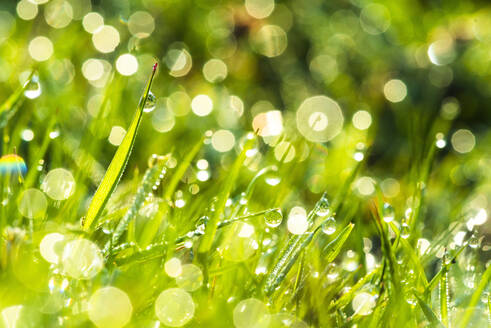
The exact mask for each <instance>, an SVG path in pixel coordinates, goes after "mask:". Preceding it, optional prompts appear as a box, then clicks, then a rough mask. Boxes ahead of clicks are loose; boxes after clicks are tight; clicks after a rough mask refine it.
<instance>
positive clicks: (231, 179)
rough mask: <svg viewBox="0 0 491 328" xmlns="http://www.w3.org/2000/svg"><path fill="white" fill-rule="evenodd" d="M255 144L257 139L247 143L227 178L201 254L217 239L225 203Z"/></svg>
mask: <svg viewBox="0 0 491 328" xmlns="http://www.w3.org/2000/svg"><path fill="white" fill-rule="evenodd" d="M254 142H255V138H251V139H249V140H248V141H247V142H246V143H245V145H244V148H243V149H242V152H241V153H240V155H239V157H238V158H237V159H236V160H235V163H234V164H233V166H232V168H231V170H230V173H229V174H228V176H227V179H226V181H225V185H224V186H223V189H222V190H221V192H220V194H219V195H218V200H217V203H216V210H215V212H214V214H213V216H212V217H211V218H210V221H209V222H208V224H207V225H206V229H205V234H204V235H203V239H202V240H201V243H200V245H199V248H198V252H199V253H201V254H203V253H207V252H208V251H209V250H210V248H211V245H212V244H213V240H214V239H215V234H216V231H217V227H218V222H219V221H220V217H221V215H222V213H223V211H224V209H225V203H226V202H227V199H228V198H229V196H230V192H231V191H232V187H233V186H234V184H235V180H237V177H238V176H239V171H240V168H241V167H242V163H243V162H244V160H245V159H246V152H247V151H248V150H249V149H250V148H251V147H252V145H253V144H254Z"/></svg>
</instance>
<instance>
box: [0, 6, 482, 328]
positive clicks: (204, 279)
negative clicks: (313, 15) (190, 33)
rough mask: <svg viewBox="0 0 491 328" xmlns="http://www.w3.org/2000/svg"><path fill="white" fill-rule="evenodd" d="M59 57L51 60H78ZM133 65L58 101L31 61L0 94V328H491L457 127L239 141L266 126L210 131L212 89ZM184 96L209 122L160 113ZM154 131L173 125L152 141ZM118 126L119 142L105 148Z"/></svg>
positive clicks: (469, 166)
mask: <svg viewBox="0 0 491 328" xmlns="http://www.w3.org/2000/svg"><path fill="white" fill-rule="evenodd" d="M183 6H184V4H183ZM297 9H298V8H297ZM298 10H299V12H302V10H300V9H298ZM305 10H307V9H305ZM394 19H396V17H394ZM338 23H339V22H338ZM19 24H22V22H20V23H19ZM176 24H177V23H176ZM333 24H334V23H333ZM73 28H74V29H75V27H73ZM60 31H63V30H60ZM0 32H1V31H0ZM79 32H80V31H74V32H73V33H75V35H82V34H81V32H80V34H78V33H79ZM19 33H20V32H19ZM60 33H61V32H60ZM196 33H197V32H196ZM293 34H294V33H292V35H293ZM288 35H289V37H290V34H288ZM0 36H1V35H0ZM23 38H26V37H25V36H24V37H23V36H22V35H16V38H15V42H18V45H17V47H19V49H22V50H23V51H25V49H26V48H27V45H26V44H27V41H26V40H27V39H26V40H24V39H23ZM291 38H292V39H293V36H292V37H291ZM12 39H14V38H12ZM64 40H66V42H67V43H68V44H67V48H66V49H65V48H63V50H60V51H64V52H62V53H61V54H59V56H61V55H65V56H66V57H67V58H72V59H73V61H74V62H77V61H80V59H78V58H77V56H78V55H77V53H76V51H75V50H70V49H68V48H70V47H69V46H70V45H72V46H73V44H72V43H71V42H72V38H68V37H65V38H64ZM12 42H14V41H12ZM73 42H74V41H73ZM142 42H143V41H142ZM196 42H198V41H196ZM312 42H314V41H312ZM63 45H65V44H63ZM145 46H147V45H145V44H144V45H142V47H145ZM12 48H15V47H14V46H13V45H12V44H10V46H9V47H7V46H5V47H4V46H2V45H1V42H0V54H3V53H6V54H8V53H10V51H11V49H12ZM78 50H79V51H81V52H82V53H84V54H86V53H87V52H89V51H88V50H83V51H82V49H78ZM367 51H369V50H367ZM109 56H110V55H108V57H107V59H108V62H109V60H113V59H115V58H110V57H109ZM295 56H299V55H298V54H296V55H295ZM60 58H61V57H60ZM60 58H58V59H57V60H59V59H60ZM139 60H140V58H139ZM197 60H198V61H199V60H201V59H199V56H197ZM244 61H247V59H244ZM142 62H146V64H147V65H144V64H142ZM157 62H160V61H159V60H157ZM164 62H165V60H164ZM20 63H21V60H19V62H18V63H16V65H17V66H20ZM57 64H59V63H58V62H57ZM140 64H141V65H140V68H139V71H138V72H137V73H135V74H136V75H134V76H130V77H126V76H123V75H121V74H119V73H117V72H116V71H112V72H111V73H110V74H108V75H107V81H106V82H105V83H102V84H101V85H92V86H88V82H87V81H86V80H84V79H83V78H82V77H79V76H75V77H73V76H72V78H73V83H72V84H71V83H67V84H64V85H62V86H60V85H59V81H58V80H57V78H56V76H55V75H56V74H54V73H53V72H54V68H53V67H51V66H49V67H48V66H47V64H46V65H44V64H43V63H40V64H39V65H38V66H36V67H34V68H33V69H29V70H27V71H26V72H12V74H11V75H12V77H11V78H10V79H9V80H8V81H9V83H4V84H1V85H0V90H1V91H2V93H0V102H2V104H1V105H0V129H1V130H0V131H1V134H2V142H1V149H2V155H3V156H2V157H1V158H0V173H1V176H0V179H1V180H0V183H1V185H0V187H1V188H0V199H1V207H0V231H1V236H2V239H1V243H0V314H1V315H0V327H6V328H7V327H8V328H20V327H92V326H98V327H115V328H119V327H124V326H125V327H159V326H176V327H177V326H188V327H237V328H246V327H271V328H275V327H296V328H302V327H398V328H401V327H447V328H448V327H461V328H466V327H486V326H489V325H490V322H491V302H490V279H491V266H490V265H489V255H488V252H489V246H488V245H487V244H486V239H485V238H487V237H488V234H489V229H488V228H487V227H488V226H489V225H486V224H484V223H485V222H486V218H487V212H486V209H487V208H489V205H488V202H487V201H488V200H489V190H490V188H489V186H490V181H491V179H490V175H489V169H488V168H489V151H488V149H487V146H489V140H490V135H489V131H488V130H489V129H488V128H485V129H483V130H480V132H476V138H477V140H478V142H477V143H476V145H475V147H474V146H473V147H474V148H473V149H472V151H470V152H458V151H456V150H455V146H454V145H453V141H451V139H453V137H454V136H455V132H454V130H455V129H456V127H459V124H460V123H459V121H458V119H457V120H455V121H452V120H449V119H445V118H443V117H442V116H441V115H435V114H434V113H429V114H426V113H422V114H421V115H420V117H418V115H417V113H416V112H415V111H416V110H414V111H412V110H409V108H410V107H411V106H410V105H408V104H407V103H404V102H403V103H401V104H399V105H397V104H396V105H392V106H394V108H391V109H390V110H391V113H392V114H390V115H391V116H390V117H392V118H393V119H394V121H395V122H397V124H398V128H397V129H396V130H397V131H394V132H392V133H391V134H390V135H389V136H388V137H387V136H386V135H384V133H386V132H387V126H391V124H390V123H387V122H384V119H386V118H387V117H386V116H385V115H386V114H384V113H385V112H377V113H378V114H377V113H376V112H374V113H373V116H370V117H371V118H372V117H373V123H372V126H371V127H370V129H359V128H356V127H355V124H354V123H353V122H351V121H348V120H347V118H348V117H350V118H351V117H352V116H351V115H350V114H351V113H349V111H348V110H346V109H345V107H349V106H347V105H346V103H349V101H348V102H347V101H346V100H345V98H343V97H339V98H340V99H339V102H340V103H343V102H344V104H345V106H344V107H343V113H344V115H345V116H346V120H345V121H344V123H343V128H342V131H341V132H340V134H339V135H338V136H337V137H336V138H334V139H332V140H330V141H324V142H314V141H312V137H309V136H307V137H306V136H305V135H301V134H300V133H299V131H298V130H297V126H296V124H295V122H296V121H295V120H296V119H297V118H295V117H294V116H295V112H294V110H292V109H291V108H290V105H285V106H286V108H285V110H283V111H282V113H281V116H280V117H281V118H282V124H281V133H278V134H277V135H274V136H272V137H271V136H264V135H263V134H262V132H264V131H262V130H261V129H256V127H255V126H254V129H255V130H254V131H251V122H253V121H254V120H255V117H257V116H256V114H258V113H260V112H263V110H262V109H261V110H259V111H258V112H256V113H255V114H253V110H252V109H247V110H246V114H244V115H243V116H242V117H239V118H238V121H237V122H235V123H233V124H232V125H227V124H231V123H227V122H225V123H223V121H224V120H225V119H224V118H223V117H221V118H220V116H219V115H220V114H219V113H222V112H220V111H221V110H223V108H226V109H230V108H229V107H227V106H229V103H230V100H229V98H230V94H229V90H227V88H226V87H225V86H224V85H222V84H212V83H206V82H203V81H201V80H202V78H201V77H197V76H198V75H192V76H193V78H189V80H184V79H182V80H179V79H178V78H179V76H178V77H176V76H174V77H172V78H169V76H168V75H167V74H163V72H164V69H165V67H163V66H162V65H160V66H158V67H157V64H156V63H155V64H154V59H153V58H148V57H145V60H140ZM152 65H154V66H153V68H152ZM78 66H81V65H78ZM78 66H77V67H78ZM29 67H31V66H29ZM233 68H234V67H233V65H230V69H231V70H232V69H233ZM77 69H78V68H77ZM64 72H65V71H64ZM241 72H242V73H243V74H244V75H246V73H247V72H245V71H244V70H243V71H241ZM171 73H172V74H175V72H172V70H171ZM77 74H78V71H77ZM172 74H171V75H172ZM191 74H194V73H191ZM200 74H201V73H200ZM19 75H22V77H20V76H19ZM58 78H59V76H58ZM415 79H416V78H415ZM12 81H13V82H12ZM18 81H24V82H23V83H21V84H20V85H19V83H18ZM176 81H180V82H176ZM145 82H146V84H145ZM181 82H182V85H181V84H179V83H181ZM235 82H237V81H235ZM249 82H250V81H249ZM249 82H247V83H246V82H243V81H242V82H240V81H239V82H237V85H233V86H232V85H230V86H229V87H230V90H235V91H236V92H239V91H240V90H242V91H241V92H243V93H248V91H249V90H251V91H252V90H256V85H255V84H254V83H251V84H248V83H249ZM341 82H342V81H341ZM345 82H346V81H345ZM39 83H40V84H39ZM92 83H96V82H94V81H92ZM346 83H347V85H348V84H349V83H348V82H346ZM258 84H259V83H258ZM300 84H301V83H300ZM300 84H298V85H300ZM415 84H416V83H415ZM39 85H40V86H41V87H42V93H41V94H40V95H37V96H35V97H32V98H31V97H26V90H28V89H30V88H31V89H32V88H34V89H35V88H36V87H39ZM298 85H297V86H298ZM345 86H346V85H345ZM408 86H409V90H410V91H411V85H410V84H409V83H408ZM336 87H338V86H336ZM234 88H235V89H234ZM339 88H341V87H339ZM142 89H143V91H142ZM260 89H261V88H260ZM262 89H267V88H266V87H264V88H262ZM346 89H349V88H348V87H346ZM94 90H95V91H94ZM185 91H186V92H189V93H190V94H198V93H199V94H201V93H206V94H210V95H212V97H213V101H214V106H216V107H214V108H213V114H211V115H210V116H206V115H205V116H200V115H197V114H196V115H194V114H187V113H185V114H182V115H181V114H180V113H181V112H180V111H184V110H188V111H189V109H188V107H189V106H190V104H189V103H187V102H186V101H185V100H182V99H185V98H179V99H180V100H179V101H182V103H180V102H179V101H174V100H173V98H172V97H171V95H174V94H176V93H179V92H181V93H182V92H185ZM294 91H295V92H293V93H295V94H297V93H298V95H296V96H295V97H298V99H296V100H295V101H296V103H298V105H299V103H300V102H301V101H299V99H300V98H301V99H303V98H305V97H304V96H303V94H304V93H305V90H303V89H302V88H300V87H298V90H294ZM332 91H333V94H336V92H339V90H337V89H336V88H334V87H333V89H332ZM346 92H348V91H346ZM251 93H254V92H251ZM154 94H156V95H157V100H156V101H157V102H156V104H155V107H156V109H155V110H154V111H151V110H150V112H149V113H146V111H147V110H146V109H148V107H153V105H149V103H150V102H153V101H154V100H155V99H153V98H154V97H155V96H154ZM347 95H348V96H347V98H349V99H352V98H354V95H352V94H351V92H348V93H347ZM164 96H168V98H163V97H164ZM181 96H182V94H181ZM288 96H289V95H284V97H285V98H288ZM94 97H95V98H94ZM186 97H187V96H186ZM258 97H259V98H260V97H261V96H258ZM188 98H189V97H188ZM259 98H258V99H254V101H257V100H259ZM94 99H95V100H94ZM223 99H227V100H226V101H224V100H223ZM188 100H190V99H188ZM235 100H236V99H235ZM164 101H165V104H164ZM173 101H174V103H173ZM189 102H190V101H189ZM89 104H90V106H89ZM135 105H136V111H134V108H135ZM171 105H173V106H175V108H174V114H175V115H174V114H171V113H170V110H169V108H167V107H172V106H171ZM256 105H257V103H256ZM260 105H261V106H266V105H264V103H263V104H260ZM379 105H380V104H379ZM411 105H412V104H411ZM257 106H259V105H257ZM384 106H386V107H387V106H388V105H380V106H379V107H384ZM398 106H399V107H398ZM86 107H87V108H88V107H90V108H91V111H92V112H91V113H92V114H90V115H89V114H87V113H86ZM259 107H260V106H259ZM94 108H95V109H94ZM266 108H268V112H269V107H267V106H266ZM256 109H257V108H256ZM256 109H255V110H256ZM386 110H387V111H389V109H386ZM392 110H393V111H392ZM162 113H164V114H165V115H164V114H162ZM292 113H293V115H292ZM159 115H160V116H159ZM162 115H164V118H165V119H169V117H172V119H174V120H175V121H174V123H173V124H174V126H173V127H172V128H171V129H169V130H168V131H165V132H162V131H158V129H157V128H156V124H155V122H156V121H158V120H162V119H163V118H162V117H161V116H162ZM227 115H228V116H227ZM232 115H233V114H232V113H231V112H230V111H229V112H226V118H228V119H230V117H232ZM309 119H310V118H309ZM220 120H222V121H220ZM283 120H284V122H283ZM217 121H218V122H219V123H217ZM277 122H278V121H275V123H277ZM315 124H320V123H319V122H317V121H316V122H314V124H311V126H314V125H315ZM114 126H119V127H123V128H124V129H125V134H124V137H121V138H119V142H113V141H111V140H112V138H111V137H109V141H110V142H109V143H108V142H107V141H106V139H107V138H108V136H110V135H111V134H112V133H111V131H112V128H113V127H114ZM229 126H232V127H229ZM419 126H424V128H421V129H420V127H419ZM392 128H393V126H392ZM219 130H220V131H222V130H227V131H228V132H230V131H232V132H233V133H232V132H230V133H232V134H233V136H234V137H233V138H234V139H233V141H232V144H233V145H232V147H230V148H229V149H226V150H220V147H221V146H220V145H218V146H217V143H220V142H225V143H226V142H229V141H230V138H231V137H230V136H228V137H227V138H229V139H228V140H225V141H223V140H218V141H217V140H216V139H215V138H217V135H218V134H217V131H219ZM401 135H402V137H401ZM435 135H436V136H437V138H436V139H435ZM392 137H393V140H391V138H392ZM397 138H399V139H403V141H401V140H397ZM387 140H389V141H391V142H392V143H393V145H394V146H393V145H391V142H388V141H387ZM444 140H448V141H449V142H448V145H446V144H443V146H442V144H441V141H444ZM438 142H440V143H438ZM451 143H452V146H451V145H450V144H451ZM391 147H394V148H397V147H400V149H397V150H394V149H392V148H391ZM451 147H453V148H451ZM452 149H454V150H452ZM26 167H27V169H26ZM60 169H62V170H60ZM391 177H397V179H395V178H391ZM483 217H484V220H483ZM333 220H334V222H335V223H334V226H333V223H332V222H333ZM478 221H479V222H478ZM483 238H484V239H483ZM169 295H170V296H169Z"/></svg>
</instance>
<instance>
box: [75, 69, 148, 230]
mask: <svg viewBox="0 0 491 328" xmlns="http://www.w3.org/2000/svg"><path fill="white" fill-rule="evenodd" d="M156 69H157V64H155V65H154V67H153V70H152V74H151V75H150V78H149V79H148V82H147V85H146V87H145V91H144V93H143V97H142V98H141V99H140V103H139V104H138V108H137V110H136V113H135V116H134V117H133V120H132V122H131V125H130V127H129V129H128V132H127V133H126V135H125V136H124V138H123V141H122V142H121V144H120V145H119V147H118V150H117V151H116V154H115V155H114V157H113V159H112V161H111V164H109V168H108V169H107V171H106V174H105V175H104V178H103V179H102V182H101V184H100V185H99V188H97V191H96V193H95V195H94V198H92V201H91V203H90V205H89V209H88V210H87V216H86V217H85V220H84V222H83V224H82V226H83V229H84V230H86V231H88V230H90V229H91V227H92V225H93V224H94V222H95V221H97V219H98V217H99V216H100V215H101V213H102V211H103V210H104V207H105V205H106V203H107V201H108V200H109V197H110V196H111V194H112V193H113V191H114V189H115V188H116V186H117V184H118V182H119V179H121V176H122V175H123V171H124V169H125V167H126V164H127V163H128V159H129V157H130V155H131V151H132V149H133V144H134V143H135V138H136V133H137V131H138V127H139V126H140V122H141V119H142V115H143V109H144V107H145V103H146V102H147V98H148V94H149V93H150V87H151V86H152V81H153V78H154V76H155V72H156Z"/></svg>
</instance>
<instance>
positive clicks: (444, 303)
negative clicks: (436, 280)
mask: <svg viewBox="0 0 491 328" xmlns="http://www.w3.org/2000/svg"><path fill="white" fill-rule="evenodd" d="M445 261H446V256H445V255H444V256H443V261H442V268H443V270H444V271H443V274H442V278H441V279H440V317H441V320H442V322H443V324H444V325H445V327H448V267H447V265H446V262H445Z"/></svg>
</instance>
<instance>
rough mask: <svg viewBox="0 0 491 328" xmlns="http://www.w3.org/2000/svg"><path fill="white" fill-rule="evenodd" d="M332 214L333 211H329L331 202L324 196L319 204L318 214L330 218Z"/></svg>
mask: <svg viewBox="0 0 491 328" xmlns="http://www.w3.org/2000/svg"><path fill="white" fill-rule="evenodd" d="M330 212H331V211H330V209H329V201H328V200H327V198H326V197H324V196H323V197H322V198H321V199H320V200H319V203H318V204H317V210H316V214H317V215H318V216H328V215H329V213H330Z"/></svg>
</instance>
